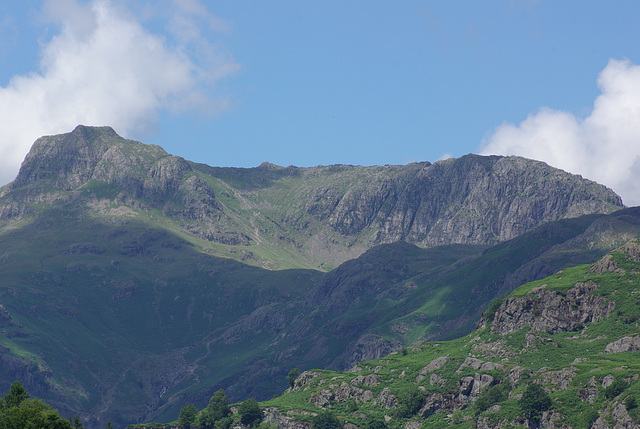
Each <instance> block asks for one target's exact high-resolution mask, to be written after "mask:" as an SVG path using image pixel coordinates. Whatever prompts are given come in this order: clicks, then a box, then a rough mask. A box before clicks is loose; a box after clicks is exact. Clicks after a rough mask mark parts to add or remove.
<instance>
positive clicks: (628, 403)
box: [624, 395, 638, 411]
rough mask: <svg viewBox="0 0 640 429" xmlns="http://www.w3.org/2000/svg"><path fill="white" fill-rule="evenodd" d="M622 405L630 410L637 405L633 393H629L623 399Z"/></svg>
mask: <svg viewBox="0 0 640 429" xmlns="http://www.w3.org/2000/svg"><path fill="white" fill-rule="evenodd" d="M624 406H625V407H626V408H627V411H631V410H633V409H634V408H637V407H638V401H637V400H636V397H635V396H634V395H629V396H627V397H626V398H625V400H624Z"/></svg>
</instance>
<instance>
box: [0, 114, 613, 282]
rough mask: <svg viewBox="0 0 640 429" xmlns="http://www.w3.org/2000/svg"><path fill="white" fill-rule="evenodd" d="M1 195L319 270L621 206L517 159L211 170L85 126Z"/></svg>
mask: <svg viewBox="0 0 640 429" xmlns="http://www.w3.org/2000/svg"><path fill="white" fill-rule="evenodd" d="M1 195H2V201H0V217H1V218H3V219H12V218H16V217H19V216H21V215H24V214H27V213H29V212H37V208H35V207H33V205H37V204H38V203H69V202H71V201H72V200H73V202H75V203H76V204H78V203H83V204H84V205H85V210H86V209H87V208H90V207H89V206H90V205H89V203H93V206H92V207H93V211H94V212H95V211H97V210H96V205H97V206H102V205H104V204H105V203H107V202H108V203H109V204H112V203H113V202H115V203H117V204H119V205H122V206H125V207H128V208H131V209H134V210H145V211H151V210H157V211H159V212H161V213H162V215H163V216H165V217H167V218H168V219H170V220H171V222H173V223H174V224H175V225H176V226H177V227H179V228H180V229H182V230H183V231H184V232H186V233H188V234H190V235H194V236H195V237H197V238H200V239H203V240H206V241H208V242H209V247H210V251H211V252H213V254H217V255H218V256H223V257H232V258H234V259H239V260H244V261H245V262H250V263H253V264H255V265H260V266H263V267H265V268H278V267H279V268H299V267H307V268H316V269H322V270H326V269H329V268H332V267H335V266H337V265H339V264H340V263H342V262H344V261H346V260H348V259H352V258H354V257H357V256H359V255H360V254H362V253H363V252H364V251H366V250H367V249H369V248H370V247H372V246H374V245H378V244H384V243H393V242H397V241H406V242H409V243H414V244H417V245H419V246H422V247H432V246H436V245H444V244H455V243H457V244H482V245H486V244H495V243H498V242H500V241H504V240H508V239H511V238H514V237H517V236H519V235H521V234H522V233H524V232H526V231H529V230H531V229H533V228H535V227H536V226H539V225H541V224H542V223H545V222H549V221H554V220H558V219H565V218H573V217H577V216H580V215H584V214H590V213H610V212H612V211H614V210H616V209H619V208H622V202H621V200H620V198H619V197H618V196H617V195H615V194H614V193H613V192H612V191H611V190H609V189H607V188H605V187H603V186H601V185H598V184H596V183H594V182H591V181H588V180H584V179H582V178H581V177H579V176H575V175H570V174H567V173H565V172H563V171H561V170H557V169H554V168H551V167H549V166H548V165H546V164H544V163H541V162H536V161H531V160H527V159H524V158H518V157H506V158H505V157H497V156H492V157H481V156H477V155H467V156H464V157H462V158H460V159H450V160H447V161H440V162H437V163H435V164H429V163H416V164H409V165H406V166H381V167H354V166H329V167H314V168H296V167H287V168H283V167H278V166H274V165H271V164H266V163H265V164H263V165H262V166H260V167H258V168H252V169H237V168H236V169H234V168H212V167H208V166H205V165H200V164H193V163H189V162H187V161H185V160H184V159H182V158H179V157H175V156H170V155H169V154H167V153H166V152H165V151H164V150H162V149H161V148H159V147H156V146H149V145H144V144H141V143H137V142H133V141H130V140H125V139H122V138H121V137H119V136H118V135H117V134H116V133H115V132H114V131H113V130H112V129H111V128H109V127H104V128H91V127H84V126H79V127H78V128H76V129H75V130H74V131H73V132H72V133H69V134H64V135H59V136H52V137H43V138H41V139H39V140H38V141H37V142H36V143H35V144H34V146H33V149H32V150H31V152H30V153H29V155H28V156H27V158H26V159H25V161H24V163H23V165H22V168H21V170H20V173H19V174H18V177H17V178H16V180H15V181H14V182H13V183H12V184H10V185H9V186H8V187H6V188H5V189H4V190H3V192H2V194H1ZM99 214H100V213H99Z"/></svg>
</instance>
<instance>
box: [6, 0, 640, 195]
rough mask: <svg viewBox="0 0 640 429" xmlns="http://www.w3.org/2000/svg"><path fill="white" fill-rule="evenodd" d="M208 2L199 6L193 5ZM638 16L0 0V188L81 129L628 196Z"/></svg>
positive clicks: (529, 5)
mask: <svg viewBox="0 0 640 429" xmlns="http://www.w3.org/2000/svg"><path fill="white" fill-rule="evenodd" d="M205 5H206V6H205ZM639 17H640V5H638V4H636V3H635V2H631V1H622V2H617V3H615V5H614V6H612V5H611V4H610V3H606V2H595V1H594V2H578V1H567V2H562V3H558V2H548V1H522V2H513V1H507V0H505V1H495V2H472V1H461V2H455V3H453V2H446V3H439V2H429V1H417V0H416V1H413V0H412V1H407V2H403V3H401V4H394V5H389V4H388V3H386V2H381V1H374V2H368V3H367V5H366V7H363V6H362V4H361V3H359V2H356V1H352V2H338V1H328V2H323V3H322V4H319V3H312V2H293V1H273V2H269V3H268V4H266V2H260V3H258V2H251V1H234V2H225V1H220V2H215V3H204V2H198V1H196V0H173V1H171V0H156V1H142V0H140V1H135V2H124V1H117V0H111V1H109V0H93V1H76V0H49V1H34V2H29V3H28V5H26V4H25V3H23V2H10V4H2V5H0V62H1V64H2V67H1V68H0V115H1V117H3V118H4V119H3V127H0V128H2V130H0V157H1V161H0V169H1V171H2V173H1V174H0V183H1V184H2V185H4V184H6V183H8V182H9V181H11V180H13V178H14V177H15V174H16V173H17V170H18V167H19V164H20V162H21V161H22V159H24V156H25V155H26V153H27V152H28V150H29V148H30V146H31V144H32V143H33V141H34V140H35V139H36V138H38V137H40V136H42V135H48V134H58V133H63V132H69V131H71V130H72V129H73V128H75V126H76V125H78V124H84V125H109V126H112V127H113V128H114V129H115V130H116V132H118V133H119V134H121V135H123V136H124V137H127V138H132V139H135V140H140V141H142V142H144V143H152V144H158V145H160V146H162V147H163V148H164V149H165V150H167V151H168V152H169V153H172V154H175V155H179V156H182V157H184V158H186V159H189V160H192V161H196V162H202V163H206V164H209V165H215V166H229V167H254V166H257V165H259V164H260V163H262V162H264V161H267V162H272V163H274V164H278V165H284V166H286V165H296V166H301V167H307V166H314V165H329V164H354V165H381V164H405V163H408V162H418V161H430V162H435V161H437V160H439V159H444V158H447V157H451V156H453V157H459V156H462V155H465V154H467V153H480V154H489V153H495V154H502V155H507V154H515V155H520V156H525V157H529V158H533V159H538V160H541V161H545V162H547V163H549V164H550V165H552V166H554V167H558V168H561V169H564V170H566V171H569V172H572V173H575V174H582V175H583V176H584V177H586V178H589V179H591V180H595V181H598V182H599V183H602V184H605V185H607V186H609V187H611V188H613V189H614V190H615V191H616V192H617V193H618V194H620V195H621V196H622V197H623V200H624V202H625V204H626V205H637V204H640V184H636V183H635V182H636V180H634V179H635V177H639V176H640V67H639V66H637V65H636V64H640V47H638V46H637V43H635V41H637V40H638V39H639V38H638V36H640V29H638V28H637V25H636V24H635V23H636V22H637V21H638V18H639Z"/></svg>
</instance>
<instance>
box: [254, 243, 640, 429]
mask: <svg viewBox="0 0 640 429" xmlns="http://www.w3.org/2000/svg"><path fill="white" fill-rule="evenodd" d="M638 293H640V240H638V239H636V240H632V241H630V242H628V243H627V244H625V245H623V246H621V247H620V248H618V249H616V250H615V251H614V252H611V253H609V254H607V255H606V256H604V257H603V258H602V259H600V260H599V261H597V262H596V263H594V264H585V265H579V266H576V267H573V268H567V269H564V270H562V271H559V272H557V273H556V274H554V275H552V276H550V277H547V278H545V279H542V280H539V281H536V282H532V283H527V284H525V285H523V286H520V287H519V288H517V289H516V290H515V291H513V292H512V293H511V294H509V295H508V296H507V297H506V298H505V299H503V300H498V301H496V302H495V303H494V305H492V306H491V307H490V309H489V310H487V311H486V312H485V313H484V316H483V317H482V319H481V320H480V322H479V323H478V326H477V328H476V329H475V330H474V331H473V332H471V333H470V334H468V335H466V336H464V337H462V338H458V339H455V340H451V341H444V342H442V341H438V342H427V343H424V344H421V345H419V346H416V347H411V348H409V349H403V352H402V353H400V352H394V353H391V354H389V355H387V356H384V357H381V358H380V359H376V360H372V361H368V362H361V363H359V364H358V365H357V366H354V367H353V368H351V370H350V371H349V372H334V371H326V370H312V371H307V372H304V373H302V374H301V375H300V376H299V377H298V378H297V380H296V381H295V384H294V386H293V388H291V389H288V390H287V391H286V392H285V394H283V395H282V396H280V397H278V398H275V399H272V400H269V401H267V402H265V403H264V404H263V406H264V408H265V409H264V412H263V413H264V416H265V418H266V420H267V421H268V422H269V423H272V424H278V425H279V426H280V427H286V428H289V429H310V428H311V420H312V417H313V416H316V415H318V414H319V413H321V412H331V413H332V414H333V415H335V416H338V417H339V419H340V420H341V421H342V422H343V423H345V427H350V428H357V427H370V426H368V425H369V424H371V423H372V422H376V421H377V422H380V421H382V422H384V421H385V420H387V421H388V427H404V428H419V427H426V428H444V427H455V428H508V427H549V428H553V427H555V428H589V427H592V428H602V429H603V428H613V429H623V428H637V427H638V425H639V424H640V408H638V402H637V401H638V397H639V396H640V381H638V376H639V374H640V354H639V353H640V325H639V323H638V320H639V317H640V299H639V298H638ZM534 386H535V387H537V386H540V387H541V388H542V390H540V389H539V388H538V389H536V388H534ZM531 392H535V396H531V395H532V394H531ZM545 398H548V400H547V401H544V399H545ZM389 420H390V421H389ZM376 427H381V424H380V423H378V426H376Z"/></svg>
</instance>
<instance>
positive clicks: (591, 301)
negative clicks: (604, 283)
mask: <svg viewBox="0 0 640 429" xmlns="http://www.w3.org/2000/svg"><path fill="white" fill-rule="evenodd" d="M596 287H597V286H596V284H595V283H578V284H576V285H575V286H574V287H572V288H571V289H569V290H568V291H567V292H566V293H559V292H554V291H549V290H546V288H544V287H541V288H539V289H537V290H535V291H531V292H530V293H529V294H527V295H526V296H523V297H510V298H507V299H506V300H505V301H504V303H503V304H502V305H501V306H500V308H499V309H498V310H497V311H496V314H495V317H494V319H493V322H492V323H491V332H496V333H500V334H508V333H512V332H516V331H519V330H520V329H522V328H524V327H525V326H530V327H531V331H533V332H535V331H545V332H549V333H554V334H556V333H559V332H566V331H575V330H578V329H582V328H583V327H584V324H585V323H588V322H598V321H600V320H602V319H603V318H605V317H607V316H608V315H609V313H611V311H612V310H613V309H614V307H615V304H614V303H613V302H612V301H610V300H608V299H606V298H603V297H599V296H596V295H594V294H591V293H589V292H591V291H593V290H595V288H596Z"/></svg>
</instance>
